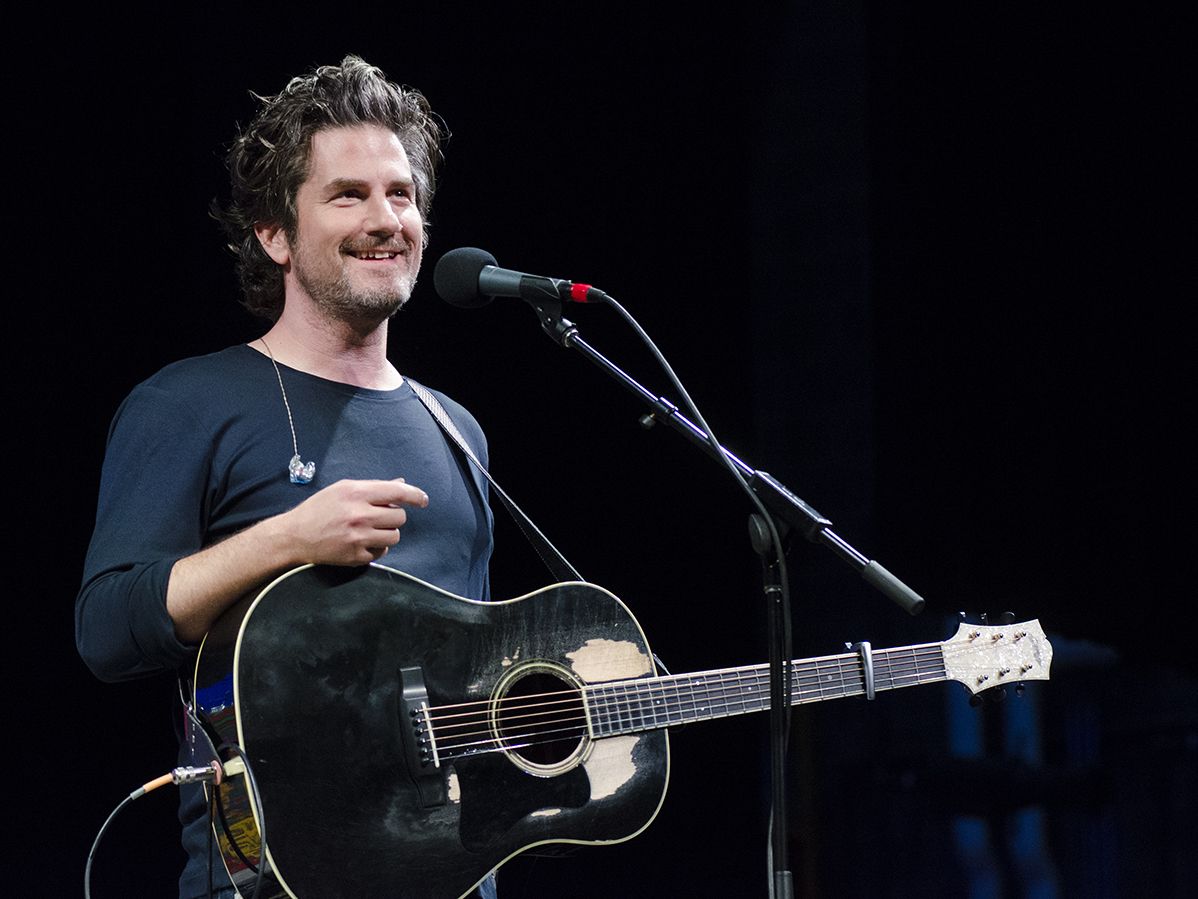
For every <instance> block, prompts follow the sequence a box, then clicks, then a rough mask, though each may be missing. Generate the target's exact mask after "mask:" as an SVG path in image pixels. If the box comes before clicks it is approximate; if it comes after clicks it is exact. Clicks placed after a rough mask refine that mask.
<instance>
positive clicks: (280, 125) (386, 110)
mask: <svg viewBox="0 0 1198 899" xmlns="http://www.w3.org/2000/svg"><path fill="white" fill-rule="evenodd" d="M253 96H254V97H255V98H256V99H257V100H259V101H260V102H261V104H262V106H261V108H260V109H259V110H258V112H257V114H256V115H255V116H254V118H253V121H251V122H250V124H249V127H247V128H246V129H245V130H244V131H242V132H241V133H240V134H238V136H237V138H236V140H235V141H234V142H233V146H232V147H231V148H230V149H229V154H228V157H227V158H226V163H227V165H228V168H229V178H230V182H231V190H230V196H229V201H228V203H226V204H224V205H223V206H222V205H221V204H220V203H218V202H215V201H214V202H213V204H212V215H213V217H214V218H216V219H217V221H219V222H220V223H221V225H222V227H223V228H224V230H225V234H226V235H227V237H228V239H229V249H231V250H232V251H233V253H234V254H235V255H236V256H237V274H238V277H239V279H240V281H241V289H242V292H243V293H244V297H243V298H242V303H244V305H245V307H246V308H247V309H249V310H250V312H252V313H254V314H255V315H259V316H262V317H263V318H266V319H269V320H270V321H272V322H273V321H276V320H277V319H278V317H279V316H280V315H281V314H282V312H283V272H282V269H280V267H279V266H278V265H277V264H276V263H275V262H274V261H273V260H272V259H271V258H270V257H269V256H267V255H266V252H265V251H264V250H263V249H262V246H261V244H259V243H258V238H257V236H256V235H255V234H254V227H255V226H256V225H258V224H260V223H268V224H278V225H281V226H282V227H283V229H284V232H285V233H286V234H287V236H288V238H290V239H292V240H294V239H295V236H296V229H297V216H296V206H295V197H296V192H297V191H298V190H299V187H300V185H301V184H303V182H304V179H305V178H307V176H308V161H309V156H310V154H311V149H312V136H313V135H314V134H316V133H317V132H319V131H323V130H325V129H328V128H341V127H346V126H354V125H379V126H381V127H383V128H387V129H388V130H390V131H392V132H394V133H395V135H396V136H397V137H398V138H399V141H400V143H401V144H402V145H403V148H404V151H405V152H406V153H407V155H408V162H409V163H410V164H411V166H412V177H413V179H414V180H415V184H416V205H417V208H419V210H420V214H421V216H422V217H423V219H424V223H425V225H424V227H425V234H424V239H425V241H426V242H427V240H428V213H429V207H430V206H431V205H432V199H433V191H434V190H435V189H436V168H437V164H438V163H439V162H440V160H441V143H442V139H443V137H444V136H445V134H446V132H445V129H444V126H443V125H442V123H441V120H440V119H439V118H438V117H437V116H436V114H435V113H433V111H432V110H431V109H430V108H429V104H428V100H426V99H425V97H424V95H423V94H421V93H420V92H419V91H416V90H412V89H410V88H404V87H400V86H399V85H397V84H393V83H392V82H390V81H388V80H387V78H386V76H385V75H384V74H383V72H382V70H381V69H379V68H377V67H375V66H372V65H370V64H368V63H366V62H365V61H364V60H362V59H361V58H359V57H357V56H352V55H351V56H346V57H345V59H343V60H342V61H341V65H339V66H321V67H320V68H317V69H315V70H314V71H312V72H311V74H308V75H302V76H299V77H296V78H292V79H291V81H290V82H288V84H287V86H286V87H285V88H283V90H282V91H281V92H280V93H278V94H276V95H275V96H273V97H263V96H259V95H258V94H254V95H253Z"/></svg>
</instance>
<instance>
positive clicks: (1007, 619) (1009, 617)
mask: <svg viewBox="0 0 1198 899" xmlns="http://www.w3.org/2000/svg"><path fill="white" fill-rule="evenodd" d="M998 620H999V621H1000V622H1001V623H1003V624H1014V623H1015V613H1014V612H1003V613H1002V615H1001V616H999V619H998Z"/></svg>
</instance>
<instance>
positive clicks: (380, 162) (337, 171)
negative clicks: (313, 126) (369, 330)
mask: <svg viewBox="0 0 1198 899" xmlns="http://www.w3.org/2000/svg"><path fill="white" fill-rule="evenodd" d="M415 190H416V186H415V183H414V181H413V179H412V169H411V166H410V165H409V164H408V154H407V153H406V152H405V151H404V148H403V145H402V144H400V142H399V138H398V137H396V136H395V134H393V133H392V132H390V131H388V130H387V129H385V128H380V127H378V126H376V125H360V126H356V127H352V128H333V129H329V130H327V131H320V132H317V133H316V134H315V135H314V136H313V138H312V151H311V154H310V156H309V161H308V178H307V180H306V181H304V183H303V184H301V185H300V188H299V191H298V192H297V193H296V215H297V225H296V233H295V235H294V236H291V237H287V236H284V241H285V251H286V253H285V255H286V259H284V260H280V259H279V257H277V256H275V254H274V253H271V255H272V256H275V261H276V262H280V261H289V262H290V263H291V274H292V275H293V276H294V277H293V280H292V279H288V281H287V290H288V293H289V294H290V292H291V291H293V290H296V289H298V290H301V291H303V292H305V293H306V294H307V295H308V296H309V297H310V298H311V300H312V301H313V303H314V304H315V305H316V307H317V308H318V309H320V310H321V311H322V312H324V313H325V314H327V315H329V316H330V317H332V318H336V319H339V320H343V321H355V322H362V321H366V322H381V321H383V320H384V319H386V318H387V317H388V316H390V315H392V314H394V313H395V311H396V310H398V309H399V307H400V306H402V305H403V304H404V303H405V302H407V300H408V297H410V296H411V294H412V288H413V286H415V283H416V275H417V273H418V272H419V271H420V254H421V247H422V241H423V236H424V235H423V224H424V223H423V220H422V219H421V216H420V211H419V209H418V208H417V206H416V194H415ZM268 252H270V248H269V247H268ZM293 282H294V283H293Z"/></svg>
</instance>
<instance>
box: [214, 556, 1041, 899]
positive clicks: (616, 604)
mask: <svg viewBox="0 0 1198 899" xmlns="http://www.w3.org/2000/svg"><path fill="white" fill-rule="evenodd" d="M1051 660H1052V647H1051V646H1050V645H1049V643H1048V641H1047V640H1046V639H1045V636H1044V632H1043V630H1042V629H1041V628H1040V626H1039V624H1038V623H1037V622H1034V621H1031V622H1024V623H1022V624H1011V625H1005V626H1002V627H993V626H992V627H985V626H967V625H962V626H961V629H960V630H959V631H958V633H957V634H956V635H955V636H954V637H953V638H952V639H950V640H948V641H945V642H943V643H928V644H923V645H920V646H907V647H902V648H898V649H881V650H872V651H865V650H864V649H862V650H861V651H858V652H851V653H846V654H843V655H835V656H824V657H822V658H814V659H804V660H800V661H795V662H792V663H791V677H790V690H791V698H792V701H793V702H794V703H796V704H797V703H805V702H819V701H822V700H825V699H835V698H836V697H840V696H853V695H861V694H865V693H868V692H871V691H873V690H878V691H881V690H891V689H896V688H898V687H907V686H914V685H916V684H926V683H935V682H938V681H944V680H957V681H960V682H962V683H964V684H965V685H966V686H967V687H968V688H969V689H970V690H972V691H974V692H978V691H980V690H982V689H985V688H988V687H992V686H995V685H998V684H1003V683H1015V682H1017V681H1021V680H1037V679H1038V680H1043V679H1047V677H1048V674H1049V665H1050V663H1051ZM195 700H196V706H197V708H198V709H199V710H200V712H201V713H202V715H203V716H204V717H206V719H207V721H208V723H209V725H210V726H211V728H212V729H214V730H215V731H216V733H217V734H218V736H219V738H220V739H221V740H223V741H224V742H228V743H235V744H237V745H239V746H240V747H241V748H242V750H243V751H244V753H245V754H246V756H247V758H248V759H249V761H250V768H251V773H252V774H253V775H254V777H255V780H256V782H257V786H258V791H259V795H260V797H261V808H258V807H256V805H255V803H254V801H253V800H252V791H251V790H249V789H248V787H247V784H246V782H245V781H246V776H245V774H244V773H240V770H239V769H240V766H238V765H237V764H236V763H234V764H232V765H230V766H229V768H228V770H227V772H226V774H227V776H226V779H225V781H224V783H223V784H222V785H221V786H220V787H219V788H218V789H219V791H220V800H221V801H220V804H219V805H220V809H221V820H220V821H219V823H218V824H217V827H216V830H217V837H218V840H219V843H220V847H221V853H222V856H223V859H224V862H225V866H226V868H227V869H228V871H229V874H230V876H231V877H232V879H233V882H234V885H236V886H237V887H238V888H239V890H240V891H241V892H242V894H243V895H246V896H248V895H249V893H250V890H251V889H252V885H253V883H254V879H255V877H256V876H257V875H256V871H257V870H258V868H259V867H261V866H262V859H261V857H260V856H261V849H260V845H259V840H258V833H259V824H261V825H262V827H263V829H264V831H265V833H266V837H267V841H268V845H267V850H266V856H267V864H266V866H265V869H264V873H265V874H266V880H265V881H264V884H263V888H262V891H261V893H260V895H261V896H263V897H276V896H277V897H283V896H288V897H299V899H333V897H340V896H345V897H354V899H365V897H373V896H387V897H418V899H453V897H459V896H463V895H465V894H467V893H469V892H470V890H471V889H472V888H473V887H474V886H475V885H477V884H478V882H479V881H480V880H481V879H482V878H483V877H485V876H486V874H487V872H488V871H490V870H492V869H493V868H495V867H497V866H498V865H500V864H502V863H503V862H504V861H506V860H507V859H510V858H511V857H512V856H514V855H516V854H518V853H519V852H521V851H523V850H526V849H528V848H530V847H533V846H537V845H540V844H545V843H555V842H556V843H562V842H564V843H591V844H602V843H616V842H620V841H623V840H627V839H630V838H631V837H634V836H636V835H637V834H638V833H640V832H641V831H642V830H644V829H645V828H646V827H647V826H648V825H649V823H650V822H651V821H652V820H653V818H654V816H655V815H656V814H657V811H658V809H659V808H660V807H661V804H662V801H663V799H664V798H665V790H666V783H667V781H668V778H669V747H668V743H667V739H666V731H665V728H668V727H670V726H671V725H676V724H685V723H688V722H693V721H702V720H706V719H709V718H721V717H726V716H730V715H741V714H746V713H749V712H757V711H762V710H764V709H767V708H769V682H768V672H767V669H766V666H765V665H757V666H748V667H744V668H728V669H721V670H716V671H703V672H698V673H695V674H678V675H669V676H659V675H658V674H657V672H656V671H655V669H654V665H653V657H652V654H651V653H650V651H649V645H648V643H647V642H646V640H645V635H644V634H643V633H642V632H641V628H640V625H638V624H637V622H636V619H634V618H633V616H632V614H631V613H630V612H629V611H628V609H627V608H626V607H625V606H624V604H623V603H622V602H620V600H619V599H617V598H616V597H615V596H613V595H612V594H610V593H608V592H607V591H606V590H603V589H600V588H599V587H596V586H594V585H591V584H583V583H566V584H557V585H555V586H551V587H546V588H545V589H543V590H539V591H537V592H535V593H532V594H529V595H528V596H523V597H520V598H519V599H512V600H507V601H505V602H493V603H488V602H478V601H475V600H471V599H463V598H462V597H459V596H454V595H452V594H449V593H446V592H445V591H443V590H438V589H437V588H435V587H432V586H430V585H428V584H426V583H424V582H422V581H419V580H417V579H415V578H412V577H410V576H408V575H405V574H402V573H400V572H398V571H394V570H391V569H389V568H385V567H383V566H380V565H372V566H369V567H367V568H359V569H343V568H331V567H314V566H307V567H304V568H298V569H296V570H294V571H291V572H289V573H288V574H285V575H283V576H282V577H280V578H279V579H278V580H276V581H275V582H274V583H272V584H271V585H270V586H269V587H267V588H266V589H265V590H263V591H262V592H261V593H259V594H257V595H256V596H253V597H247V598H246V599H244V600H243V601H242V602H241V603H239V604H238V605H237V606H235V607H233V608H232V609H230V610H229V611H228V612H227V613H226V614H225V615H224V616H223V617H222V618H221V620H220V621H219V622H218V623H217V625H216V626H215V627H214V628H213V630H212V631H211V632H210V633H209V634H208V636H207V638H206V639H205V641H204V643H203V646H202V647H201V650H200V655H199V659H198V662H197V666H196V677H195ZM259 816H262V817H261V818H259Z"/></svg>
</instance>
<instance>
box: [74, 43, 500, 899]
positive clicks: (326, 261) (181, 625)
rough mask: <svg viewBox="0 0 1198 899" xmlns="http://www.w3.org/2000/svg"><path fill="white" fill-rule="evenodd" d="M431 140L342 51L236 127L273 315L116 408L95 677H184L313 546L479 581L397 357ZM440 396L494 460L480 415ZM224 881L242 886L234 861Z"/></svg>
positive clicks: (483, 521)
mask: <svg viewBox="0 0 1198 899" xmlns="http://www.w3.org/2000/svg"><path fill="white" fill-rule="evenodd" d="M440 141H441V130H440V128H439V126H438V124H437V120H436V118H435V117H434V116H433V115H432V113H431V112H430V110H429V108H428V104H427V102H426V101H425V99H424V97H423V96H421V95H420V94H419V93H417V92H415V91H411V90H406V89H403V88H401V87H399V86H397V85H395V84H392V83H390V82H388V81H387V80H386V78H385V77H384V75H383V73H382V72H381V71H379V70H378V69H377V68H375V67H373V66H370V65H367V64H366V63H365V62H363V61H362V60H361V59H358V58H356V57H352V56H351V57H347V58H346V59H345V60H343V61H342V63H341V65H340V66H325V67H322V68H319V69H317V70H315V71H314V72H312V73H311V74H309V75H306V76H303V77H299V78H295V79H293V80H292V81H291V82H290V83H289V84H288V85H287V86H286V87H285V88H284V90H283V91H282V92H280V93H279V94H278V95H276V96H274V97H268V98H265V99H264V100H263V103H262V107H261V109H260V110H259V112H258V114H257V116H256V117H255V118H254V120H253V121H252V122H251V123H250V125H249V126H248V127H247V128H246V129H245V131H244V132H243V133H242V134H241V135H240V136H239V137H238V139H237V140H236V142H235V143H234V146H233V148H232V150H231V151H230V153H229V158H228V165H229V171H230V177H231V184H232V189H231V194H230V200H229V202H228V203H227V204H226V205H225V206H224V207H223V208H222V209H219V210H218V211H217V216H218V218H219V219H220V220H221V222H222V224H223V225H224V227H225V229H226V232H227V234H228V236H229V238H230V246H231V248H232V249H233V251H234V252H235V253H236V255H237V257H238V269H239V274H240V277H241V283H242V288H243V292H244V294H245V297H244V302H245V304H246V306H247V307H248V308H249V309H250V310H251V311H252V312H254V313H255V314H257V315H260V316H261V317H263V318H264V319H266V320H267V321H268V322H269V323H270V327H269V329H268V330H267V331H266V333H265V334H263V335H262V337H261V338H258V339H256V340H254V341H252V342H251V343H249V344H245V345H239V346H233V347H229V348H227V349H224V350H221V351H219V352H216V353H213V354H211V355H208V356H203V357H199V358H193V359H186V360H183V361H181V362H177V363H175V364H173V365H170V366H168V367H167V368H165V369H163V370H162V371H160V372H158V373H157V374H155V375H154V376H152V377H151V378H149V379H148V380H146V381H144V382H143V383H141V384H140V385H138V386H137V387H136V388H135V389H134V390H133V392H132V393H131V394H130V395H129V397H128V398H126V400H125V401H124V403H122V405H121V407H120V409H119V410H118V411H117V414H116V416H115V418H114V420H113V424H112V428H111V430H110V433H109V440H108V448H107V453H106V456H105V463H104V471H103V475H102V480H101V486H100V498H99V506H98V512H97V517H96V528H95V531H94V534H93V537H92V542H91V546H90V548H89V552H88V557H87V562H86V567H85V572H84V579H83V585H82V589H81V590H80V593H79V597H78V599H77V602H76V641H77V644H78V647H79V651H80V653H81V654H82V656H83V658H84V660H85V661H86V662H87V664H88V665H89V666H90V667H91V669H92V670H93V671H94V672H95V673H96V675H97V676H99V677H100V678H102V679H104V680H109V681H119V680H125V679H130V678H135V677H142V676H147V675H153V674H158V673H162V672H179V673H180V674H183V675H186V674H187V673H188V668H189V665H190V664H192V663H193V662H194V658H195V653H196V647H197V645H198V643H199V641H200V640H202V638H203V637H204V635H205V634H206V633H207V632H208V630H209V629H210V628H211V627H212V625H213V623H214V622H215V621H216V620H217V619H218V618H219V617H220V616H221V614H222V613H223V612H224V611H225V610H226V609H227V608H228V607H229V606H230V605H232V604H233V603H234V602H235V601H236V600H238V599H239V598H240V597H242V596H243V595H245V594H246V593H247V592H249V591H252V590H254V589H256V588H258V587H261V586H262V585H263V584H264V583H266V582H268V581H269V580H270V579H271V578H272V577H274V576H276V575H278V574H280V573H283V572H285V571H287V570H288V569H290V568H293V567H295V566H298V565H302V564H306V563H316V564H328V565H342V566H353V565H365V564H367V563H369V562H371V561H375V560H377V559H380V558H381V557H382V556H384V555H387V556H388V559H387V561H388V564H390V565H392V566H393V567H396V568H400V569H402V570H404V571H406V572H408V573H410V574H412V575H415V576H416V577H418V578H420V579H421V580H424V581H427V582H429V583H432V584H434V585H436V586H439V587H441V588H443V589H445V590H448V591H450V592H452V593H455V594H459V595H462V596H468V597H473V598H479V599H483V598H487V594H488V590H489V582H488V574H487V571H488V562H489V559H490V555H491V547H492V539H491V523H492V522H491V513H490V510H489V508H488V506H487V502H486V492H485V485H484V483H483V481H482V480H481V476H480V475H479V474H478V473H477V472H474V471H472V469H471V468H470V467H469V465H468V464H467V463H466V462H465V461H464V460H463V459H462V458H461V455H460V453H459V451H458V450H456V449H455V448H454V447H453V446H452V445H451V444H450V442H449V441H448V440H447V439H446V438H445V436H444V435H443V433H442V432H441V430H440V428H439V426H438V424H437V423H436V421H435V420H434V418H433V416H432V413H431V411H430V409H429V408H428V407H427V406H426V400H425V399H421V397H420V396H419V394H418V392H417V391H414V390H413V387H412V385H411V384H410V383H409V382H408V381H407V380H406V379H405V378H404V377H403V376H402V375H401V374H400V373H399V372H398V371H397V370H396V368H395V367H394V366H393V365H392V364H391V362H390V361H389V359H388V357H387V334H388V327H389V325H390V321H391V317H392V316H393V315H394V313H395V312H396V311H397V310H398V309H399V308H400V307H401V306H402V305H403V304H404V303H405V302H406V301H407V300H408V298H409V297H410V296H411V293H412V288H413V286H414V284H415V281H416V277H417V275H418V273H419V270H420V262H421V256H422V251H423V248H424V243H425V240H426V236H427V228H426V225H427V216H428V210H429V205H430V202H431V199H432V195H433V190H434V186H435V173H434V169H435V163H436V161H437V159H438V158H439V155H440ZM433 394H434V396H435V397H436V398H437V400H439V402H440V404H441V405H442V406H443V407H444V409H445V410H447V412H448V415H449V417H450V419H452V421H453V422H454V424H455V425H456V426H457V428H458V429H459V430H460V431H461V433H462V435H463V436H464V438H465V440H466V442H467V444H469V446H470V447H471V449H472V450H473V451H474V453H475V454H476V456H477V457H478V458H479V459H481V460H483V463H484V464H485V460H486V444H485V440H484V438H483V434H482V431H481V430H480V428H479V427H478V424H477V423H476V422H475V420H474V419H473V417H471V416H470V414H469V413H468V412H467V411H466V410H465V409H463V408H462V407H461V406H459V405H458V404H456V403H454V402H453V401H452V400H450V399H448V398H447V397H445V396H443V395H440V394H436V393H435V392H433ZM401 536H402V540H401V539H400V538H401ZM181 793H182V799H181V808H180V820H181V822H182V824H183V840H184V845H185V848H186V849H187V852H188V863H187V866H186V868H185V870H184V872H183V874H182V877H181V879H180V896H181V897H183V899H193V897H199V896H207V895H209V889H208V878H209V865H208V832H207V824H206V817H207V809H206V805H205V802H204V797H203V794H202V791H201V790H200V789H199V788H198V787H191V788H187V787H184V788H182V789H181ZM216 866H217V868H218V869H219V868H220V864H219V862H217V865H216ZM215 882H216V886H217V893H216V895H219V896H222V897H225V896H228V897H231V896H233V895H234V892H233V890H232V888H231V886H230V884H229V880H228V878H227V877H226V876H225V873H224V871H223V870H217V871H216V873H215ZM483 894H484V895H493V894H494V883H493V880H490V879H489V880H488V881H486V882H485V883H484V884H483Z"/></svg>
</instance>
